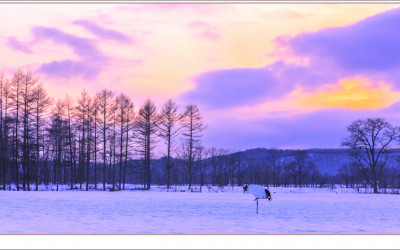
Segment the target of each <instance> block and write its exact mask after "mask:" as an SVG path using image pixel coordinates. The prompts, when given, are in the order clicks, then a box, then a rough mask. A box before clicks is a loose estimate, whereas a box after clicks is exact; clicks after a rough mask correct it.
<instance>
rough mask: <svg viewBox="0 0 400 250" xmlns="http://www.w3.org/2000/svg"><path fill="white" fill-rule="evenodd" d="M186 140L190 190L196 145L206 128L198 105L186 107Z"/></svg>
mask: <svg viewBox="0 0 400 250" xmlns="http://www.w3.org/2000/svg"><path fill="white" fill-rule="evenodd" d="M182 122H183V128H184V130H183V133H182V134H183V136H184V140H186V141H187V142H188V147H189V148H188V149H189V155H188V174H189V189H190V188H191V185H192V177H193V176H192V174H193V173H192V168H193V151H194V146H195V143H196V142H198V141H199V140H200V138H201V137H202V132H203V130H204V129H205V128H206V126H205V125H204V122H203V117H202V115H201V113H200V110H199V108H198V107H197V105H194V104H191V105H187V106H186V110H185V112H184V114H183V118H182Z"/></svg>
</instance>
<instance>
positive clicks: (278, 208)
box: [0, 187, 400, 234]
mask: <svg viewBox="0 0 400 250" xmlns="http://www.w3.org/2000/svg"><path fill="white" fill-rule="evenodd" d="M152 190H153V191H139V190H136V191H119V192H103V191H90V192H86V191H62V192H52V191H39V192H14V191H1V192H0V204H1V205H0V206H1V209H0V211H1V212H0V234H399V233H400V216H399V211H400V201H399V198H400V197H399V196H398V195H389V194H387V195H385V194H361V193H360V194H357V193H354V190H352V189H335V190H333V191H332V190H331V189H325V188H324V189H311V188H303V189H297V188H272V187H271V188H269V190H270V191H271V193H272V196H273V200H272V201H271V202H269V201H268V200H260V201H259V214H256V202H255V201H254V198H253V196H251V195H247V194H244V193H243V189H242V187H236V188H225V189H224V190H219V189H218V188H215V187H211V188H207V187H203V192H202V193H199V192H182V191H184V190H185V189H184V188H180V189H177V190H179V191H178V192H165V188H162V187H155V188H153V189H152ZM160 191H163V192H160Z"/></svg>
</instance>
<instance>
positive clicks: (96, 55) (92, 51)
mask: <svg viewBox="0 0 400 250" xmlns="http://www.w3.org/2000/svg"><path fill="white" fill-rule="evenodd" d="M33 34H34V36H35V41H36V42H38V41H40V40H46V39H47V40H51V41H52V42H54V43H57V44H65V45H68V46H69V47H71V48H72V49H73V51H74V52H75V54H76V55H78V56H81V57H84V58H91V59H104V56H103V53H102V52H101V51H100V50H98V49H97V46H96V45H95V43H94V41H92V40H90V39H87V38H82V37H78V36H74V35H70V34H68V33H65V32H63V31H61V30H58V29H55V28H47V27H36V28H34V29H33Z"/></svg>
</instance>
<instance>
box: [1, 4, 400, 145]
mask: <svg viewBox="0 0 400 250" xmlns="http://www.w3.org/2000/svg"><path fill="white" fill-rule="evenodd" d="M399 6H400V5H394V4H266V3H264V4H172V3H170V4H168V3H163V4H137V3H136V4H133V3H131V4H54V3H53V4H1V5H0V23H2V25H1V26H0V55H1V60H0V69H1V70H3V72H5V74H6V75H8V76H9V75H11V74H12V72H13V71H14V70H15V69H17V68H22V69H30V70H32V71H34V72H36V74H37V75H38V76H40V79H41V81H42V82H43V83H44V85H45V87H46V89H47V90H48V92H49V94H50V95H52V96H55V97H59V98H63V97H64V96H65V95H66V94H69V95H70V96H73V97H76V96H78V95H79V93H80V92H81V91H82V89H83V88H85V89H86V90H88V91H89V92H90V93H92V94H94V93H95V92H96V91H98V90H100V89H103V88H108V89H112V90H114V91H115V92H116V93H120V92H123V93H126V94H128V95H129V96H131V97H132V99H133V102H134V103H135V107H136V110H138V109H139V108H140V106H141V105H142V104H143V102H144V101H145V99H147V98H148V97H149V98H151V99H152V100H154V101H155V103H156V105H157V106H158V107H159V108H161V107H162V105H163V103H164V102H165V101H166V100H168V99H169V98H173V99H174V100H175V101H176V102H177V103H178V105H179V108H180V110H183V109H184V107H185V105H187V104H197V105H198V106H199V108H200V110H201V112H202V114H203V117H204V122H205V123H206V124H207V129H206V130H205V131H204V136H203V143H204V144H205V145H206V146H215V147H218V148H220V147H222V148H228V149H231V150H245V149H251V148H257V147H266V148H269V147H280V148H291V149H296V148H339V147H340V143H341V140H342V139H343V138H344V137H345V136H346V135H347V131H346V128H347V126H348V125H349V124H350V123H351V122H352V121H354V120H357V119H364V118H367V117H383V118H385V119H387V120H388V121H389V122H391V123H392V124H393V125H396V126H397V125H400V119H399V115H400V32H398V27H400V8H399Z"/></svg>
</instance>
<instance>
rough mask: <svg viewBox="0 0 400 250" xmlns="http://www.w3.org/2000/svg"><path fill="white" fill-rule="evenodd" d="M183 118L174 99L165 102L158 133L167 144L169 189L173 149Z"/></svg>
mask: <svg viewBox="0 0 400 250" xmlns="http://www.w3.org/2000/svg"><path fill="white" fill-rule="evenodd" d="M181 119H182V115H181V114H179V113H178V107H177V105H176V103H175V102H174V101H173V100H172V99H169V100H168V101H167V102H166V103H165V104H164V107H163V109H162V110H161V113H160V115H159V119H158V120H159V122H158V129H159V134H158V135H159V136H160V137H161V139H162V140H163V141H164V143H165V144H166V146H167V163H166V166H165V168H166V170H167V189H169V185H170V170H171V167H172V164H171V150H173V148H174V146H175V138H176V137H177V136H178V134H179V130H180V128H181V127H179V126H178V124H179V122H180V120H181Z"/></svg>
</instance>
